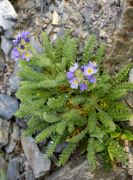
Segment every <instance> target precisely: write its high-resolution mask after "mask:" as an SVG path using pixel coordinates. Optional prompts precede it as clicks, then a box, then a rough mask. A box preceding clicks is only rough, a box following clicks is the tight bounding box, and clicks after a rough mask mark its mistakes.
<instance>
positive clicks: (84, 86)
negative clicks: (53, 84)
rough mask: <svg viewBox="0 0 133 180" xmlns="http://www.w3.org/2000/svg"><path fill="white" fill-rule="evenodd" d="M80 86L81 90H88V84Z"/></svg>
mask: <svg viewBox="0 0 133 180" xmlns="http://www.w3.org/2000/svg"><path fill="white" fill-rule="evenodd" d="M79 87H80V91H84V90H88V86H87V84H80V85H79Z"/></svg>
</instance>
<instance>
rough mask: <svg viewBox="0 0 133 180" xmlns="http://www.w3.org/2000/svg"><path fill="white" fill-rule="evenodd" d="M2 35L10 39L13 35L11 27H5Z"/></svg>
mask: <svg viewBox="0 0 133 180" xmlns="http://www.w3.org/2000/svg"><path fill="white" fill-rule="evenodd" d="M4 36H5V38H6V39H12V37H13V30H12V29H7V30H6V31H5V32H4Z"/></svg>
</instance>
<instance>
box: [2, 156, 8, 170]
mask: <svg viewBox="0 0 133 180" xmlns="http://www.w3.org/2000/svg"><path fill="white" fill-rule="evenodd" d="M0 170H3V172H6V171H7V162H6V161H5V159H4V157H3V156H2V155H0Z"/></svg>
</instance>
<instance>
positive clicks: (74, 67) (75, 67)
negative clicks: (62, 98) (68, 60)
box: [69, 63, 79, 73]
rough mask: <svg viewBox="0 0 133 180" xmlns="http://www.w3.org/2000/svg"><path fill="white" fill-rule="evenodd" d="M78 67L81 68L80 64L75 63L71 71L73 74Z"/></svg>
mask: <svg viewBox="0 0 133 180" xmlns="http://www.w3.org/2000/svg"><path fill="white" fill-rule="evenodd" d="M78 67H79V65H78V63H74V65H73V66H72V67H70V69H69V71H70V72H72V73H73V72H75V71H76V70H77V69H78Z"/></svg>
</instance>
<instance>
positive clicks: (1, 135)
mask: <svg viewBox="0 0 133 180" xmlns="http://www.w3.org/2000/svg"><path fill="white" fill-rule="evenodd" d="M9 128H10V122H8V121H5V120H3V119H1V118H0V148H1V147H3V146H5V145H7V144H8V141H9Z"/></svg>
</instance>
